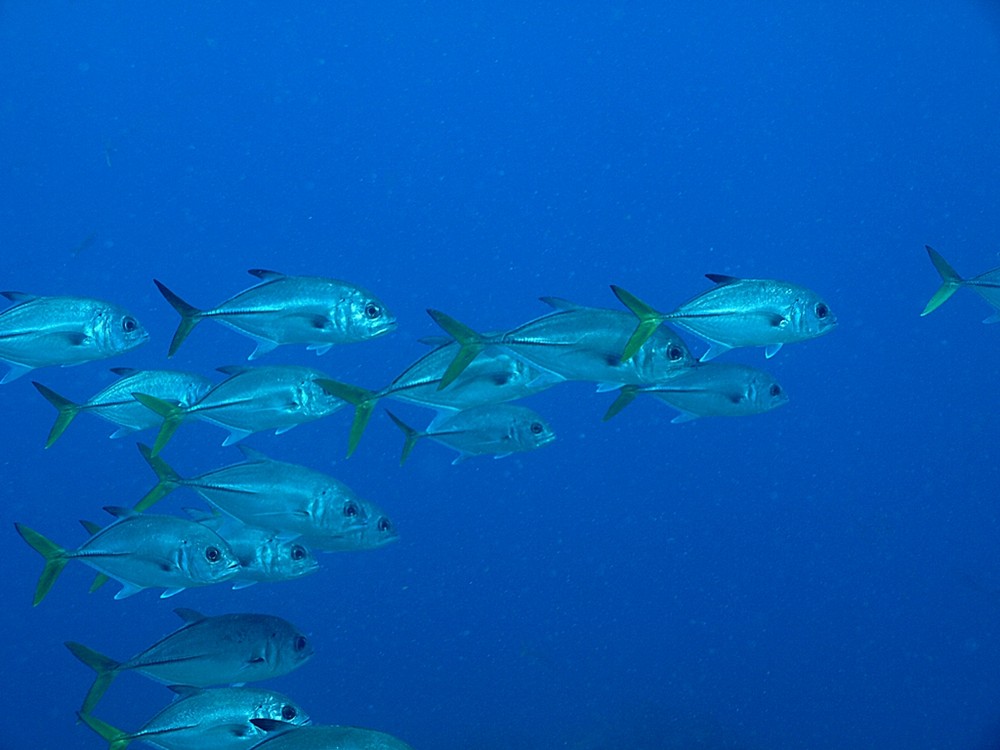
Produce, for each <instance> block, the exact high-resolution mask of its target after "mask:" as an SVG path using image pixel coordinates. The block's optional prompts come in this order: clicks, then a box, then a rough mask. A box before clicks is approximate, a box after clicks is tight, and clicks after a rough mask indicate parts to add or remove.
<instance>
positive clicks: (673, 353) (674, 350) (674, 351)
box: [667, 346, 684, 362]
mask: <svg viewBox="0 0 1000 750" xmlns="http://www.w3.org/2000/svg"><path fill="white" fill-rule="evenodd" d="M667 356H668V357H670V361H671V362H676V361H677V360H679V359H680V358H681V357H683V356H684V353H683V352H682V351H681V350H680V349H679V348H678V347H676V346H673V347H671V348H670V351H669V352H668V353H667Z"/></svg>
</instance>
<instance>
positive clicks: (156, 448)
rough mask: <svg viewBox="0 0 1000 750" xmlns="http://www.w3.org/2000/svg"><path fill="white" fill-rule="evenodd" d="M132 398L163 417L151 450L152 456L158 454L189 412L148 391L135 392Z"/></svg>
mask: <svg viewBox="0 0 1000 750" xmlns="http://www.w3.org/2000/svg"><path fill="white" fill-rule="evenodd" d="M132 398H134V399H135V400H136V401H138V402H139V403H140V404H142V405H143V406H145V407H146V408H147V409H149V410H150V411H153V412H156V413H157V414H159V415H160V416H161V417H163V424H162V425H161V426H160V431H159V433H158V434H157V435H156V441H155V442H154V443H153V450H152V451H150V455H151V456H157V455H159V453H160V451H161V450H163V446H165V445H166V444H167V443H168V442H170V438H171V437H173V434H174V433H175V432H177V428H178V427H180V424H181V422H182V421H183V419H184V417H185V415H186V414H187V412H186V411H185V409H184V408H183V407H181V406H177V405H176V404H172V403H170V402H169V401H164V400H163V399H162V398H156V396H150V395H149V394H148V393H133V394H132Z"/></svg>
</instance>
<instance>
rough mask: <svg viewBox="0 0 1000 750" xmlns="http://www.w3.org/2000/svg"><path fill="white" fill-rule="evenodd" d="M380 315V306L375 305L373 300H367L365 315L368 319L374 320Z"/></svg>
mask: <svg viewBox="0 0 1000 750" xmlns="http://www.w3.org/2000/svg"><path fill="white" fill-rule="evenodd" d="M381 316H382V308H381V307H379V306H378V305H376V304H375V303H374V302H369V303H368V304H367V305H365V317H366V318H368V320H375V319H376V318H379V317H381Z"/></svg>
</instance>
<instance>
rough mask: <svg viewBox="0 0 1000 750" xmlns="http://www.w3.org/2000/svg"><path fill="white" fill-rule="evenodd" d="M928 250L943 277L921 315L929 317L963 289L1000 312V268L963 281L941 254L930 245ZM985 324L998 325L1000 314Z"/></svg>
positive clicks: (993, 316) (988, 319)
mask: <svg viewBox="0 0 1000 750" xmlns="http://www.w3.org/2000/svg"><path fill="white" fill-rule="evenodd" d="M924 247H926V248H927V254H928V255H929V256H930V258H931V263H933V264H934V268H936V269H937V272H938V273H939V274H940V275H941V286H940V287H939V288H938V290H937V291H936V292H935V293H934V296H933V297H931V299H930V301H929V302H928V303H927V306H926V307H925V308H924V311H923V312H922V313H920V314H921V315H929V314H930V313H932V312H934V311H935V310H937V309H938V308H939V307H941V305H943V304H944V303H945V302H947V301H948V299H949V298H950V297H951V295H953V294H954V293H955V292H956V291H958V290H959V289H960V288H961V287H963V286H964V287H967V288H969V289H971V290H972V291H974V292H975V293H976V294H978V295H979V296H980V297H982V298H983V299H984V300H986V302H987V303H989V304H990V305H991V306H992V307H993V308H995V309H996V310H998V311H1000V268H994V269H992V270H990V271H986V272H984V273H981V274H979V275H978V276H973V277H972V278H969V279H963V278H962V277H961V276H959V275H958V273H956V272H955V269H954V268H952V267H951V266H950V265H949V264H948V261H946V260H945V259H944V258H942V257H941V254H940V253H939V252H938V251H937V250H935V249H934V248H932V247H931V246H930V245H925V246H924ZM983 322H984V323H997V322H1000V312H995V313H993V314H992V315H990V316H989V317H988V318H986V320H984V321H983Z"/></svg>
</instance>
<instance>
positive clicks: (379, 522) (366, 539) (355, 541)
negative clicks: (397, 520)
mask: <svg viewBox="0 0 1000 750" xmlns="http://www.w3.org/2000/svg"><path fill="white" fill-rule="evenodd" d="M366 506H367V507H366V512H367V513H368V518H369V521H368V523H367V524H365V525H364V526H359V527H357V528H355V529H352V530H350V531H345V532H344V533H343V534H339V535H338V536H329V535H327V536H322V537H315V536H304V537H300V538H299V541H302V542H305V543H306V544H308V545H309V546H310V547H311V548H312V549H315V550H319V551H321V552H360V551H362V550H368V549H378V548H379V547H384V546H385V545H387V544H391V543H392V542H395V541H396V540H397V539H399V531H398V530H397V529H396V525H395V524H394V523H393V522H392V521H391V520H390V519H389V516H387V515H386V514H385V513H383V512H382V511H381V510H380V509H379V508H378V506H376V505H375V504H374V503H371V502H366Z"/></svg>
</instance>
